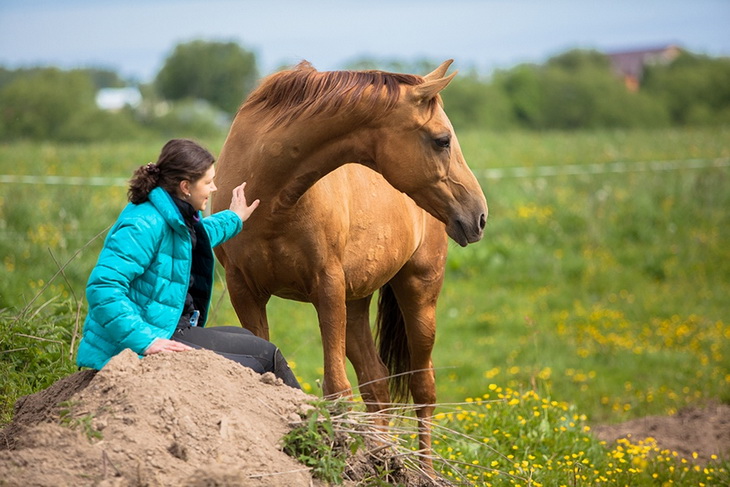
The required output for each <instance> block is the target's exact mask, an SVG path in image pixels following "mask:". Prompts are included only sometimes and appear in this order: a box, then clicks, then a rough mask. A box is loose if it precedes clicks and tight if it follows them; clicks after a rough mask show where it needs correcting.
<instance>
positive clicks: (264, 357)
mask: <svg viewBox="0 0 730 487" xmlns="http://www.w3.org/2000/svg"><path fill="white" fill-rule="evenodd" d="M172 339H173V340H175V341H176V342H180V343H184V344H185V345H189V346H191V347H193V348H204V349H206V350H211V351H213V352H216V353H217V354H219V355H222V356H224V357H226V358H228V359H230V360H233V361H235V362H238V363H239V364H241V365H243V366H245V367H248V368H251V369H253V370H255V371H256V372H258V373H259V374H263V373H264V372H273V373H274V375H275V376H276V377H278V378H280V379H281V380H282V381H284V384H286V385H288V386H289V387H295V388H297V389H301V386H300V385H299V382H298V381H297V379H296V377H295V376H294V373H293V372H292V371H291V369H290V368H289V364H288V363H287V362H286V359H284V356H283V355H282V354H281V352H280V351H279V349H278V348H277V347H276V345H274V344H273V343H271V342H269V341H266V340H264V339H263V338H259V337H257V336H256V335H254V334H253V333H251V332H250V331H248V330H247V329H245V328H241V327H239V326H211V327H210V328H203V327H199V326H185V327H178V329H177V330H175V333H174V334H173V335H172Z"/></svg>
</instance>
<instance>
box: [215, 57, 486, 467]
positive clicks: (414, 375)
mask: <svg viewBox="0 0 730 487" xmlns="http://www.w3.org/2000/svg"><path fill="white" fill-rule="evenodd" d="M451 63H452V60H448V61H445V62H444V63H442V64H441V65H440V66H439V67H438V68H437V69H435V70H434V71H433V72H432V73H430V74H428V75H426V76H423V77H422V76H418V75H412V74H400V73H389V72H384V71H376V70H369V71H324V72H320V71H317V70H316V69H315V68H314V67H312V66H311V64H309V63H308V62H306V61H303V62H301V63H300V64H299V65H297V66H295V67H294V68H292V69H289V70H284V71H280V72H277V73H273V74H271V75H269V76H268V77H266V78H264V79H263V80H262V81H261V83H260V85H259V86H258V87H257V88H256V89H255V90H254V91H253V92H252V93H251V94H250V95H249V96H248V97H247V99H246V100H245V101H244V102H243V104H242V105H241V107H240V108H239V110H238V112H237V114H236V116H235V117H234V120H233V122H232V124H231V127H230V130H229V133H228V135H227V137H226V140H225V142H224V144H223V147H222V149H221V152H220V154H219V158H218V162H217V176H216V186H217V187H218V191H217V192H216V193H215V194H214V196H213V199H212V207H211V211H213V212H215V211H220V210H222V209H225V208H227V207H228V205H229V203H230V194H231V190H232V188H234V187H235V186H237V185H239V184H240V183H241V182H243V181H246V182H247V185H246V195H247V198H248V199H249V201H253V199H259V200H260V201H261V203H260V206H259V208H258V209H257V210H256V213H254V215H253V216H252V218H250V219H249V220H248V221H247V222H246V223H245V225H244V229H243V230H242V231H241V233H239V234H238V235H237V236H236V237H234V238H233V239H231V240H229V241H228V242H226V243H225V244H223V245H222V246H219V247H217V248H216V255H217V257H218V259H219V261H220V262H221V264H222V265H223V267H224V269H225V277H226V283H227V287H228V290H229V293H230V299H231V302H232V305H233V307H234V309H235V311H236V314H237V316H238V318H239V320H240V322H241V324H242V326H244V327H245V328H247V329H249V330H250V331H252V332H253V333H254V334H256V335H257V336H259V337H262V338H266V339H268V338H269V325H268V321H267V316H266V304H267V302H268V301H269V299H270V298H271V296H278V297H281V298H285V299H292V300H297V301H302V302H308V303H312V304H313V305H314V307H315V309H316V311H317V316H318V321H319V328H320V333H321V338H322V346H323V358H324V378H323V394H324V395H326V396H337V395H339V396H348V395H350V394H351V393H352V388H351V384H350V382H349V380H348V378H347V375H346V364H345V359H346V358H347V359H349V360H350V362H351V363H352V365H353V368H354V369H355V372H356V376H357V381H358V384H359V387H360V393H361V396H362V398H363V401H364V402H365V404H366V405H367V408H368V410H369V411H373V412H377V411H382V410H383V409H385V408H386V407H388V406H390V405H391V404H392V401H396V402H397V401H403V400H407V399H408V398H407V396H408V394H409V393H410V396H412V398H413V401H414V404H415V406H416V415H417V418H418V421H419V435H418V436H419V447H420V448H421V450H422V451H426V452H430V449H431V436H430V428H429V426H428V425H429V420H430V418H431V416H432V414H433V410H434V407H435V403H436V386H435V376H434V371H433V364H432V361H431V352H432V349H433V345H434V340H435V333H436V302H437V299H438V295H439V293H440V292H441V288H442V283H443V280H444V271H445V265H446V255H447V250H448V237H451V239H453V240H454V241H455V242H457V243H458V244H459V245H461V246H466V245H468V244H470V243H473V242H477V241H479V240H480V239H481V238H482V235H483V232H484V227H485V225H486V219H487V202H486V198H485V196H484V193H483V192H482V189H481V187H480V186H479V183H478V182H477V180H476V178H475V177H474V175H473V173H472V172H471V170H470V169H469V167H468V166H467V164H466V162H465V160H464V157H463V155H462V152H461V148H460V146H459V142H458V140H457V138H456V135H455V133H454V129H453V127H452V125H451V122H450V121H449V119H448V117H447V116H446V114H445V112H444V109H443V102H442V100H441V96H440V94H439V93H440V91H441V90H442V89H444V88H445V87H446V86H447V85H448V84H449V82H451V80H452V79H453V78H454V76H455V75H456V72H454V73H452V74H451V75H449V76H445V74H446V71H447V70H448V68H449V66H450V65H451ZM378 290H379V304H378V317H377V320H376V321H377V324H376V332H377V336H378V338H379V342H380V349H379V350H376V347H375V343H374V339H373V335H372V331H371V328H370V317H369V308H370V303H371V299H372V297H373V294H374V293H375V291H378ZM388 377H390V378H389V379H388ZM389 383H390V385H389ZM391 397H392V399H391ZM383 424H385V422H383ZM426 463H429V461H428V460H427V461H426Z"/></svg>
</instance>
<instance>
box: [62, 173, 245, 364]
mask: <svg viewBox="0 0 730 487" xmlns="http://www.w3.org/2000/svg"><path fill="white" fill-rule="evenodd" d="M242 227H243V223H242V222H241V219H240V218H239V217H238V215H236V214H235V213H234V212H233V211H231V210H225V211H221V212H219V213H215V214H213V215H211V216H208V217H205V218H201V219H200V221H199V222H198V223H196V224H195V231H196V234H197V236H198V243H197V245H196V253H199V254H198V255H197V256H196V257H197V258H196V259H195V261H196V269H192V263H193V256H192V243H191V237H190V232H189V230H188V228H187V227H186V226H185V222H184V220H183V217H182V215H181V214H180V211H179V210H178V209H177V207H176V206H175V203H174V202H173V200H172V198H171V197H170V195H169V194H168V193H167V191H165V190H164V189H162V188H160V187H157V188H155V189H154V190H152V192H151V193H150V195H149V200H148V201H146V202H144V203H141V204H133V203H130V204H128V205H127V206H126V207H125V208H124V210H123V211H122V213H121V214H120V215H119V218H118V219H117V221H116V222H115V224H114V226H113V227H112V228H111V230H110V231H109V234H108V235H107V237H106V240H105V241H104V247H103V249H102V251H101V253H100V255H99V260H98V262H97V264H96V266H95V267H94V269H93V271H92V272H91V275H90V276H89V281H88V283H87V286H86V299H87V301H88V304H89V312H88V314H87V316H86V321H85V323H84V332H83V337H82V339H81V342H80V343H79V349H78V354H77V357H76V362H77V364H78V365H79V366H80V367H91V368H94V369H101V368H102V367H103V366H104V365H106V363H107V362H108V361H109V360H110V359H111V358H112V357H113V356H115V355H116V354H118V353H119V352H121V351H122V350H124V349H126V348H129V349H131V350H133V351H134V352H136V353H137V354H139V355H142V354H143V353H144V351H145V350H146V349H147V347H149V346H150V344H151V343H152V342H153V341H154V340H155V339H157V338H167V339H169V338H170V337H171V336H172V334H173V332H174V331H175V328H176V326H177V323H178V320H179V319H180V316H181V314H182V311H183V306H184V304H185V297H186V295H187V293H188V287H189V283H190V275H191V271H192V272H193V273H194V277H195V284H196V285H195V288H196V290H197V296H198V299H196V301H197V302H198V303H199V304H201V308H202V309H199V311H200V314H201V315H200V320H199V326H203V325H204V324H205V319H206V315H207V312H208V306H209V305H210V297H211V293H212V289H213V271H214V264H215V260H214V257H213V251H212V248H213V247H214V246H216V245H219V244H221V243H223V242H225V241H226V240H228V239H229V238H231V237H233V236H234V235H236V234H237V233H238V232H239V231H241V228H242Z"/></svg>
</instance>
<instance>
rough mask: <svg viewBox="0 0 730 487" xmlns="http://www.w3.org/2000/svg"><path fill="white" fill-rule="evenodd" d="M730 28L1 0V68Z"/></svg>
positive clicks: (447, 51) (681, 12)
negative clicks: (190, 52)
mask: <svg viewBox="0 0 730 487" xmlns="http://www.w3.org/2000/svg"><path fill="white" fill-rule="evenodd" d="M728 26H730V0H661V1H657V0H359V1H350V0H340V1H335V0H323V1H316V0H308V1H307V0H268V1H266V0H260V1H253V0H251V1H248V0H239V1H234V0H203V1H200V0H121V1H120V0H0V66H4V67H6V68H19V67H30V66H39V65H41V66H47V65H54V66H59V67H61V68H66V69H69V68H76V67H99V68H105V69H112V70H115V71H117V72H119V73H120V74H121V75H122V76H123V77H125V78H130V79H134V80H136V81H140V82H146V81H151V80H152V79H154V76H155V75H156V74H157V72H158V71H159V70H160V68H161V67H162V65H163V64H164V61H165V59H166V58H167V57H168V56H169V55H170V54H171V53H172V51H173V49H174V47H175V46H176V45H177V44H179V43H182V42H189V41H191V40H194V39H203V40H207V41H223V42H228V41H234V42H237V43H239V44H240V45H241V46H242V47H244V48H245V49H247V50H249V51H252V52H254V53H255V54H256V59H257V61H258V66H259V69H260V71H261V73H262V74H268V73H270V72H272V71H275V70H276V69H278V68H280V67H281V66H283V65H292V64H295V63H297V62H299V61H300V60H303V59H306V60H307V61H309V62H311V63H312V64H313V65H314V66H315V67H316V68H317V69H319V70H322V71H325V70H333V69H342V68H343V67H345V65H346V64H347V63H348V62H351V61H354V60H357V59H359V58H362V57H366V56H367V57H372V58H376V59H380V60H400V61H415V60H418V59H427V60H430V61H433V62H437V63H440V62H441V61H443V60H446V59H454V60H455V63H454V67H455V68H456V69H459V70H467V69H471V68H474V69H476V70H478V71H480V72H482V73H489V72H491V71H492V70H494V69H509V68H511V67H513V66H515V65H517V64H520V63H524V62H536V63H540V62H543V61H545V60H546V59H548V58H549V57H550V56H554V55H556V54H560V53H562V52H564V51H567V50H569V49H573V48H582V49H597V50H601V51H605V52H613V51H621V50H633V49H642V48H653V47H661V46H665V45H667V44H676V45H679V46H680V47H683V48H685V49H688V50H690V51H692V52H695V53H698V54H707V55H711V56H730V29H729V28H728ZM416 74H425V73H416Z"/></svg>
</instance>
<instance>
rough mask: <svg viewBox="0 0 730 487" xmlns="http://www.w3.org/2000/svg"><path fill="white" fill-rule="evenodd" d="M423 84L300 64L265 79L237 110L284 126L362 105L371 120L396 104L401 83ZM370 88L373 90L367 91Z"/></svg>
mask: <svg viewBox="0 0 730 487" xmlns="http://www.w3.org/2000/svg"><path fill="white" fill-rule="evenodd" d="M423 81H424V79H423V77H421V76H417V75H413V74H400V73H388V72H385V71H375V70H372V71H317V70H316V69H314V67H312V65H311V64H310V63H308V62H307V61H302V62H300V63H299V64H298V65H297V66H296V67H294V68H293V69H291V70H286V71H280V72H278V73H274V74H272V75H270V76H268V77H267V78H265V79H264V80H263V81H262V82H261V85H260V86H259V87H258V88H256V89H255V90H254V91H253V92H252V93H251V94H250V95H249V97H248V98H247V99H246V101H245V102H244V104H243V105H242V106H241V109H240V110H249V109H250V110H253V111H254V112H255V113H257V115H264V117H263V118H264V119H263V120H262V122H263V123H266V124H270V125H282V124H283V125H286V124H288V123H290V122H291V121H293V120H294V119H300V118H309V117H312V116H314V115H318V114H334V113H337V112H339V111H340V110H345V109H347V107H354V106H355V105H357V104H359V103H360V102H365V103H366V105H365V112H366V113H369V114H370V115H371V118H375V117H377V116H379V115H381V114H384V113H386V112H387V111H388V110H390V109H392V108H393V107H394V106H395V105H396V103H397V102H398V98H399V96H400V85H401V84H405V85H409V86H414V85H418V84H421V83H423ZM370 87H372V88H373V89H371V90H368V88H370ZM433 103H436V100H435V99H434V100H433ZM240 110H239V112H240Z"/></svg>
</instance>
